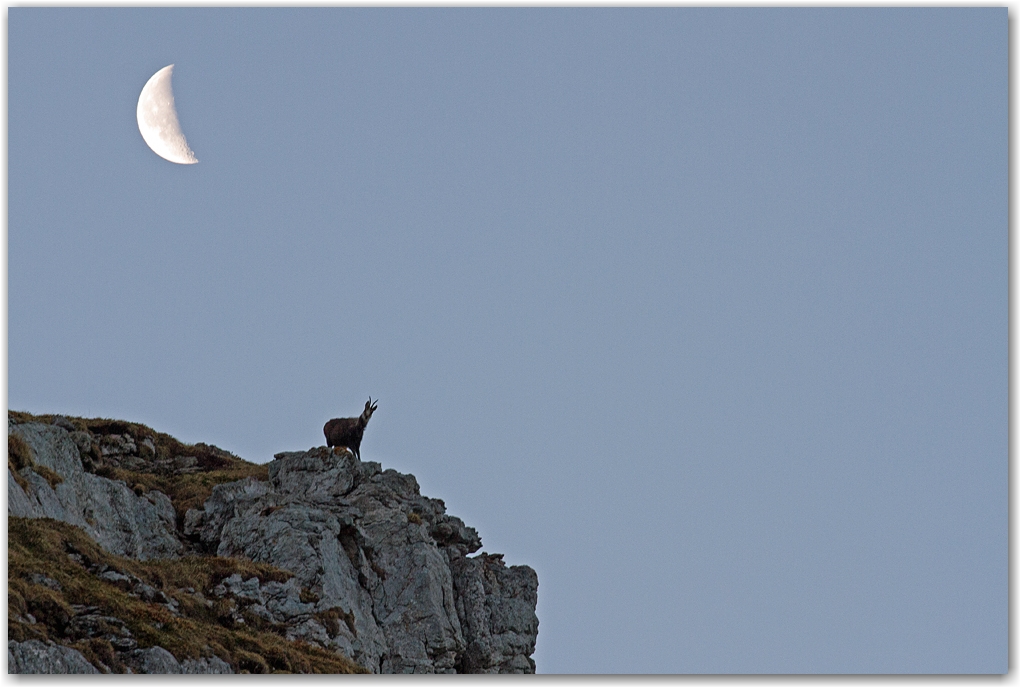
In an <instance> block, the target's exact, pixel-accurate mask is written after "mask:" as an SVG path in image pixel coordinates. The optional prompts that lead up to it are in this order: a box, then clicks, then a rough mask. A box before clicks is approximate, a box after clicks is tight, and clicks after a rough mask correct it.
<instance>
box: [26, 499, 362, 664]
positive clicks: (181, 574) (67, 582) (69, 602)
mask: <svg viewBox="0 0 1020 687" xmlns="http://www.w3.org/2000/svg"><path fill="white" fill-rule="evenodd" d="M7 535H8V544H7V555H8V567H7V574H8V593H7V635H8V639H13V640H17V641H26V640H29V639H39V640H43V641H45V640H53V641H55V642H57V643H59V644H64V645H66V646H71V647H73V648H75V649H77V650H78V651H80V652H81V653H82V654H84V656H85V657H86V658H87V659H88V660H89V661H90V662H92V663H93V665H96V666H100V667H102V666H105V667H107V668H108V669H109V670H110V671H111V672H124V671H125V666H124V664H123V663H122V662H121V660H120V659H119V658H118V652H117V651H116V650H115V647H114V646H113V644H111V641H110V639H109V638H108V637H104V636H102V635H103V632H102V631H100V632H98V633H96V634H97V635H99V636H91V637H90V636H86V635H85V634H83V633H82V632H81V630H80V626H77V625H76V624H75V622H74V621H73V619H74V618H75V616H76V615H80V614H81V613H82V612H83V609H88V611H89V612H90V613H91V614H92V617H94V618H98V619H100V620H101V621H102V619H103V618H106V619H109V618H113V619H119V621H123V625H124V626H126V628H127V629H128V630H129V632H130V635H129V636H130V637H132V638H133V639H134V640H135V641H137V643H138V648H141V649H145V648H149V647H152V646H161V647H163V648H164V649H167V650H168V651H169V652H170V653H172V654H173V655H174V656H175V657H177V659H178V660H184V659H188V658H192V659H199V658H202V657H211V656H218V657H220V658H221V659H223V660H225V661H226V662H228V663H229V664H230V665H231V666H232V667H233V669H234V670H235V671H236V672H248V673H279V672H283V673H362V672H366V671H365V670H364V669H363V668H361V667H360V666H358V665H357V664H355V663H354V662H352V661H350V660H348V659H346V658H344V657H343V656H340V655H338V654H335V653H332V652H329V651H326V650H324V649H321V648H319V647H315V646H311V645H309V644H306V643H303V642H292V641H289V640H287V639H285V638H284V637H283V636H282V635H281V633H282V632H283V628H282V627H277V626H273V625H271V624H269V623H267V622H266V621H265V620H263V619H261V618H259V617H258V616H256V615H254V614H251V613H244V614H243V618H242V620H243V622H240V621H238V614H237V612H236V608H235V607H234V605H233V602H232V601H231V600H230V599H218V598H216V597H215V595H214V594H213V593H212V588H213V587H215V586H216V585H217V584H219V583H220V582H221V581H222V580H223V579H225V578H227V577H229V576H230V575H232V574H234V573H240V574H241V576H242V578H244V579H249V578H251V577H258V578H259V580H260V581H261V582H263V583H264V582H269V581H278V582H282V581H285V580H287V579H289V578H290V577H291V576H292V573H290V572H287V571H285V570H280V569H278V568H274V567H273V566H270V565H265V564H261V563H254V562H252V561H249V560H242V559H234V558H219V557H213V556H188V557H185V558H181V559H177V560H161V561H136V560H133V559H129V558H122V557H120V556H114V555H112V554H110V553H107V552H106V551H105V550H103V549H102V548H101V547H100V546H99V545H98V544H96V543H95V542H94V541H92V540H91V539H90V538H89V537H88V536H87V535H86V534H85V533H84V532H83V531H81V530H80V529H78V528H76V527H74V526H72V525H68V524H66V523H63V522H58V521H55V520H49V519H25V518H9V519H8V524H7ZM107 570H112V571H116V572H117V573H120V574H124V575H131V576H134V577H136V578H139V579H140V580H141V581H142V582H144V583H145V584H146V585H150V586H151V587H152V588H154V589H155V590H157V591H158V593H159V594H158V595H157V596H158V600H163V601H164V602H163V603H159V602H157V601H156V600H154V601H145V600H143V599H142V598H141V597H140V596H138V595H136V594H133V593H131V590H129V589H125V588H124V587H125V585H123V584H118V583H117V582H116V581H109V580H107V579H103V578H102V577H99V576H98V575H97V571H104V572H105V571H107ZM305 593H309V592H307V591H306V592H305ZM171 607H173V608H175V610H176V613H175V612H174V611H172V610H171ZM29 616H31V617H29ZM33 620H34V621H35V622H32V621H33ZM102 622H107V621H102ZM93 627H94V624H93ZM106 629H107V630H111V629H114V630H115V629H116V627H114V628H106ZM108 634H109V633H108V632H107V635H108Z"/></svg>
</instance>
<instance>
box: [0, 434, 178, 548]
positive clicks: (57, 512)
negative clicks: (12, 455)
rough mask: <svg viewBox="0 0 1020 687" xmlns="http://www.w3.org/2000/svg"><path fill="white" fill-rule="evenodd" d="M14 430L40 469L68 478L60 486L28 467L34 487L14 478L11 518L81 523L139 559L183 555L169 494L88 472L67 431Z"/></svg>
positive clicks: (9, 506) (27, 477)
mask: <svg viewBox="0 0 1020 687" xmlns="http://www.w3.org/2000/svg"><path fill="white" fill-rule="evenodd" d="M8 431H9V432H10V433H11V434H14V435H16V436H19V437H20V438H21V439H23V440H24V441H25V443H26V444H28V446H29V448H30V449H31V451H32V456H33V459H34V460H35V463H36V464H37V465H41V466H43V467H46V468H49V469H50V470H52V471H53V472H55V473H56V474H57V475H59V476H60V477H61V479H62V481H61V482H60V483H59V484H57V485H56V487H55V488H54V487H52V486H51V485H50V483H49V482H47V481H46V480H45V479H43V478H42V477H41V476H40V475H38V474H37V473H36V472H35V471H33V470H32V469H31V468H23V469H22V470H21V472H20V473H19V476H20V477H22V478H23V479H24V480H25V481H26V482H27V483H28V488H27V489H22V488H21V486H20V485H18V484H17V482H16V481H15V480H14V479H13V475H10V474H8V481H7V513H8V515H11V516H15V517H24V518H41V517H46V518H53V519H55V520H61V521H63V522H67V523H70V524H72V525H77V526H78V527H80V528H82V529H83V530H85V531H86V532H87V533H88V534H89V536H90V537H92V538H93V539H94V540H95V541H96V542H97V543H98V544H99V545H100V546H102V547H103V548H105V549H106V550H107V551H109V552H111V553H115V554H117V555H121V556H130V557H132V558H137V559H139V560H148V559H154V558H175V557H177V556H178V555H179V554H180V553H181V551H182V550H183V545H182V544H181V542H180V541H179V540H178V539H177V536H176V533H175V531H174V521H175V519H176V514H174V512H173V506H172V505H171V504H170V500H169V498H168V497H167V496H166V495H164V494H161V493H159V492H149V494H146V497H147V498H142V497H139V496H137V495H136V494H135V493H134V492H133V491H131V490H130V489H129V488H128V487H127V485H126V484H125V483H124V482H121V481H114V480H110V479H107V478H105V477H99V476H97V475H93V474H91V473H88V472H85V470H84V469H83V468H82V462H81V457H80V454H79V449H78V446H77V445H76V444H75V442H74V440H73V439H72V438H71V435H70V434H69V433H68V431H67V430H66V429H64V428H63V427H60V426H57V425H48V424H42V423H35V422H30V423H25V424H19V425H14V424H10V423H8ZM8 472H10V470H9V469H8Z"/></svg>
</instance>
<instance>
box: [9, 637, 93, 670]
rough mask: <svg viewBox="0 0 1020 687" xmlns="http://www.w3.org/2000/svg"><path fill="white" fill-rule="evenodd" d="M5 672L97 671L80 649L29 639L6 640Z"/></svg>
mask: <svg viewBox="0 0 1020 687" xmlns="http://www.w3.org/2000/svg"><path fill="white" fill-rule="evenodd" d="M7 672H8V673H10V674H14V673H19V674H21V673H36V674H38V673H45V674H48V675H53V674H71V673H75V674H81V673H98V672H99V671H98V670H97V669H96V667H95V666H93V665H92V664H91V663H89V662H88V661H87V660H86V659H85V657H84V656H82V655H81V652H80V651H76V650H75V649H72V648H70V647H66V646H60V645H59V644H54V643H52V642H50V643H45V642H40V641H39V640H38V639H30V640H28V641H27V642H16V641H14V640H13V639H12V640H11V641H9V642H7Z"/></svg>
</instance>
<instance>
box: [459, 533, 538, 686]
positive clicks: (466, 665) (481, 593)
mask: <svg viewBox="0 0 1020 687" xmlns="http://www.w3.org/2000/svg"><path fill="white" fill-rule="evenodd" d="M450 567H451V568H452V570H453V577H454V590H455V594H456V597H457V602H456V603H457V613H458V615H459V616H460V617H461V619H462V622H463V623H464V628H465V635H466V636H467V637H470V638H471V639H470V642H469V644H468V648H467V651H466V652H465V653H464V656H463V657H462V665H461V666H460V667H461V671H462V672H466V673H534V672H535V662H534V661H533V660H532V659H531V654H533V653H534V651H535V641H536V639H537V637H538V618H537V616H536V615H535V606H536V604H537V603H538V575H536V574H535V571H534V570H532V569H531V568H529V567H528V566H525V565H515V566H511V567H509V568H508V567H506V565H505V564H504V563H503V556H502V555H500V554H496V555H488V554H486V553H482V554H481V555H479V556H477V557H475V558H462V559H459V560H456V561H453V562H452V563H451V564H450Z"/></svg>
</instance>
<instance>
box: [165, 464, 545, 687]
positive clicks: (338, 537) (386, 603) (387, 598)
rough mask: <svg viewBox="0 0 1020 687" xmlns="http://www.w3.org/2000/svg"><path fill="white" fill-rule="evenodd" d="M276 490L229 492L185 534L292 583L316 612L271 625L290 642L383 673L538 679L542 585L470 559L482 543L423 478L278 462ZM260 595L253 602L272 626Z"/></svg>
mask: <svg viewBox="0 0 1020 687" xmlns="http://www.w3.org/2000/svg"><path fill="white" fill-rule="evenodd" d="M269 476H270V479H269V482H268V483H265V482H258V481H256V480H253V479H249V480H244V481H241V482H234V483H231V484H225V485H220V486H218V487H216V488H215V489H214V490H213V494H212V496H211V497H210V498H209V500H208V501H206V503H205V508H204V509H203V510H191V511H188V513H187V515H186V517H185V528H184V534H185V535H186V536H190V537H192V538H193V539H194V540H195V541H197V542H200V543H201V545H202V546H203V547H204V548H205V549H206V551H208V552H209V553H215V554H216V555H218V556H242V557H245V558H249V559H251V560H254V561H259V562H263V563H271V564H272V565H275V566H277V567H280V568H283V569H285V570H291V571H293V572H294V573H295V574H296V579H297V583H298V584H300V585H301V586H303V587H306V588H308V589H310V590H311V591H312V592H313V593H314V594H315V596H316V597H317V600H316V601H315V602H314V603H310V604H305V605H304V606H303V607H302V606H298V605H294V604H292V605H291V606H290V607H289V610H288V613H292V614H293V615H290V616H289V617H287V616H286V615H285V614H281V613H280V612H277V613H272V612H270V613H269V617H271V618H272V619H273V621H274V622H281V621H282V622H285V623H287V624H289V626H290V629H289V630H288V637H290V638H292V639H301V640H304V641H308V642H313V643H316V644H320V645H322V646H326V647H331V648H335V649H337V650H340V651H342V652H343V653H344V654H345V655H347V656H350V657H351V658H353V659H354V660H355V661H357V662H358V663H359V664H361V665H363V666H365V667H367V668H369V669H370V670H372V671H373V672H380V673H413V672H429V673H431V672H459V671H469V672H534V670H535V666H534V663H533V662H532V661H531V659H530V655H531V653H533V652H534V649H535V637H536V635H537V631H538V620H537V618H536V616H535V604H536V602H537V589H538V578H537V576H536V575H535V573H534V571H533V570H531V569H530V568H527V567H524V566H517V567H512V568H507V567H506V566H505V565H504V564H503V562H502V557H501V556H489V555H486V554H482V555H481V556H479V557H477V558H468V557H467V556H468V554H471V553H474V552H475V551H477V550H478V549H479V548H480V547H481V539H480V538H479V537H478V533H477V532H476V531H475V530H474V528H472V527H467V526H466V525H465V524H464V523H463V521H461V520H460V518H457V517H454V516H451V515H448V514H447V513H446V506H445V504H444V503H443V502H442V501H440V500H438V499H431V498H427V497H424V496H422V495H421V493H420V491H419V488H418V483H417V481H416V480H415V478H414V477H413V476H412V475H403V474H400V473H398V472H396V471H394V470H385V471H384V470H382V469H381V466H380V465H379V464H378V463H374V462H361V461H359V460H358V459H357V458H355V457H354V456H353V455H352V454H351V453H350V452H345V451H339V452H337V451H332V450H330V449H327V448H317V449H312V450H310V451H306V452H297V453H281V454H278V455H277V456H276V459H275V460H274V461H273V462H272V463H270V465H269ZM239 584H240V581H237V583H235V585H234V587H235V588H237V587H238V586H239ZM259 592H260V590H258V589H257V588H253V589H252V590H251V592H250V595H249V597H248V598H250V599H251V600H252V602H253V603H257V604H258V606H259V609H260V610H259V612H260V613H262V612H263V611H262V609H265V608H267V606H266V605H265V604H264V603H261V600H260V599H259ZM233 593H234V596H235V598H242V595H241V594H240V593H239V592H237V591H234V592H233ZM278 607H281V606H279V605H278ZM327 617H333V618H336V619H338V620H339V619H342V620H343V622H329V621H328V620H326V618H327ZM297 618H301V621H300V622H295V619H297Z"/></svg>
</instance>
